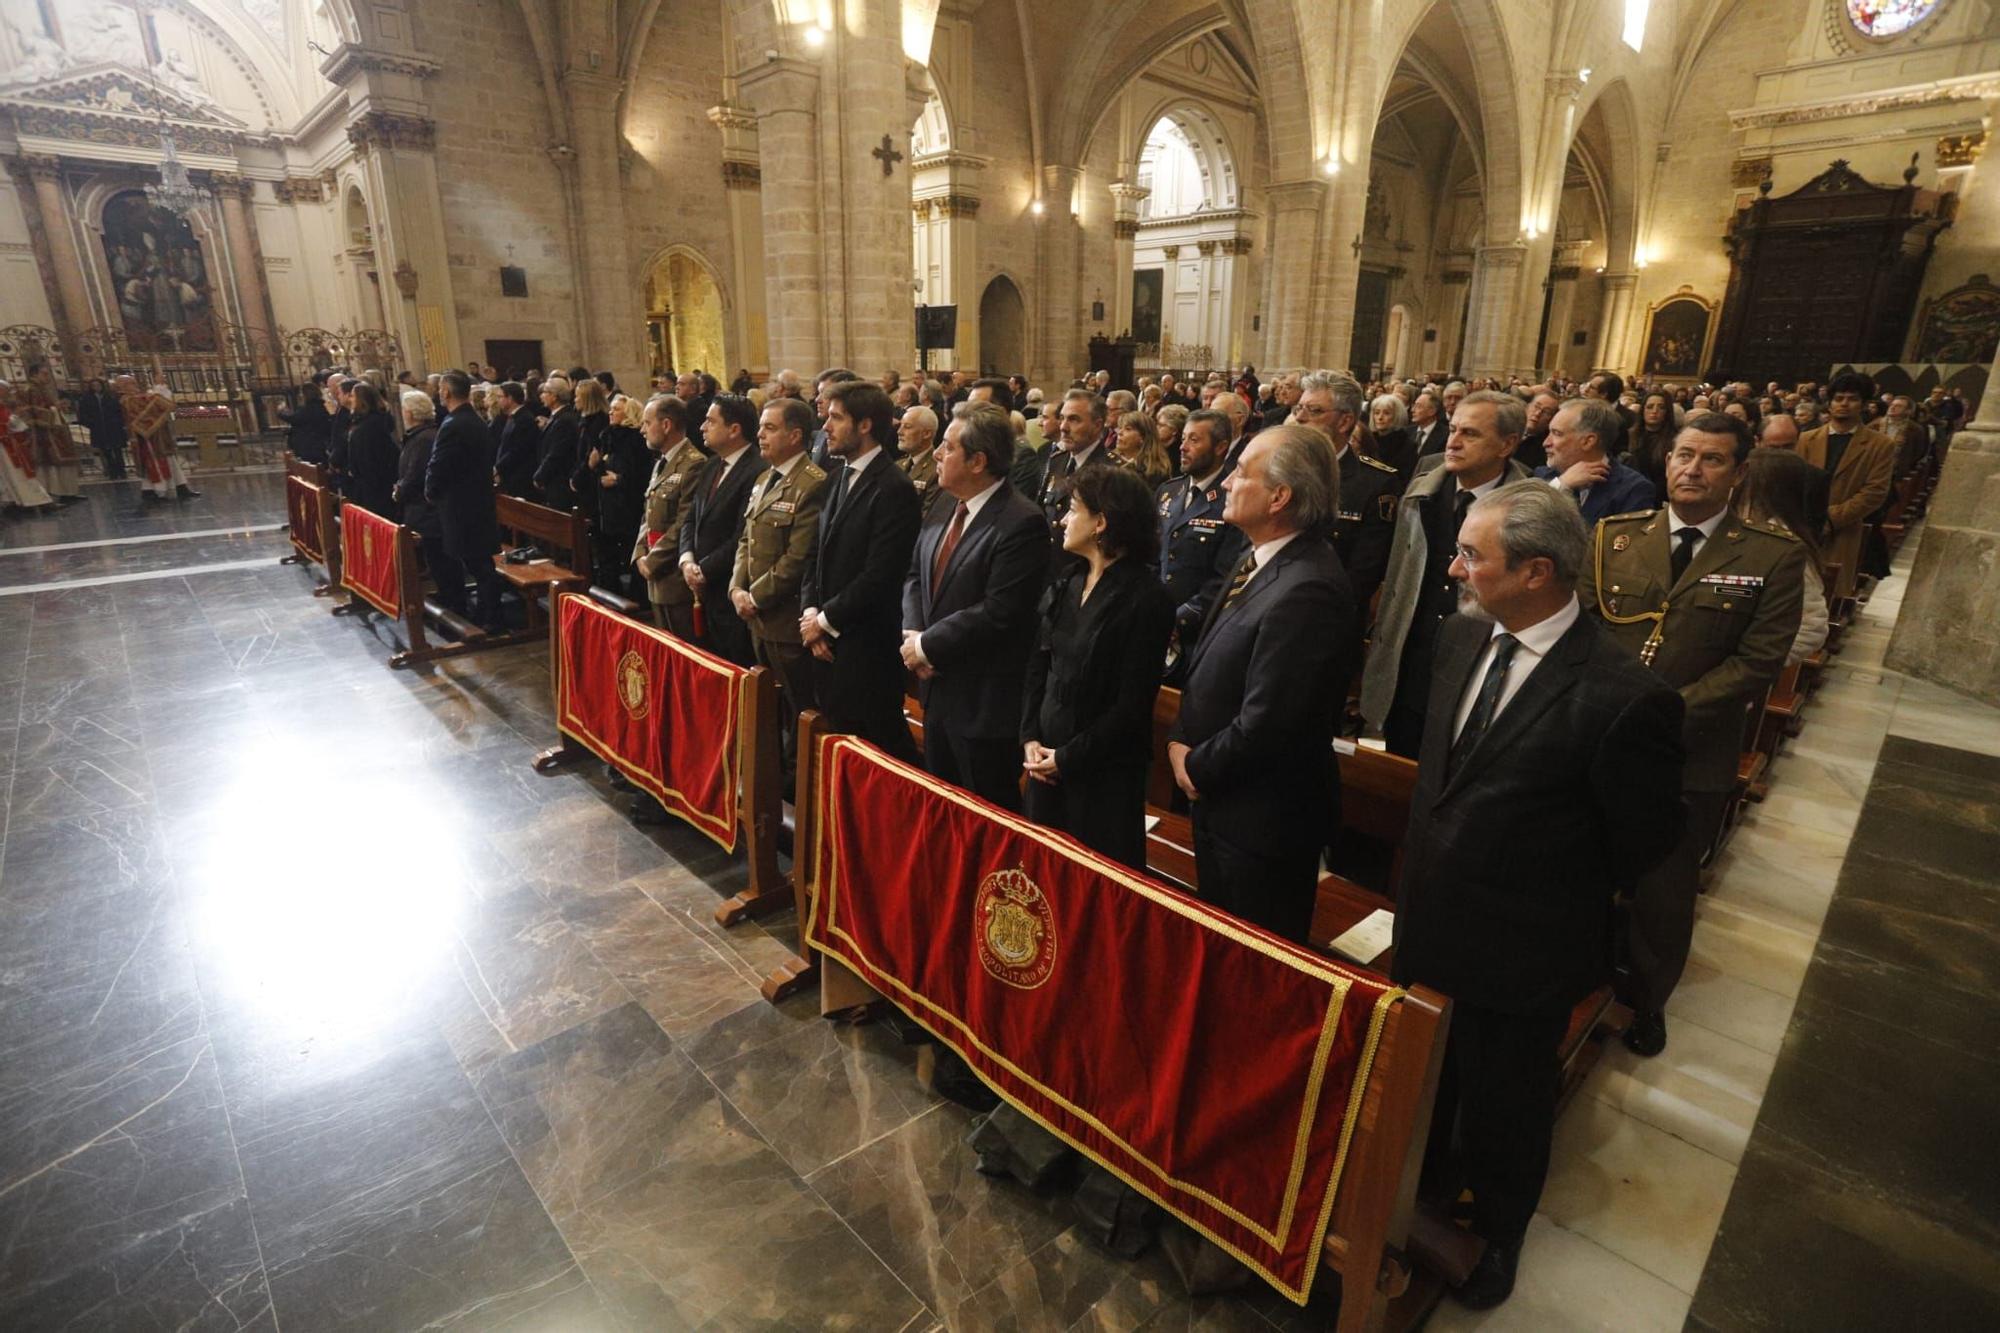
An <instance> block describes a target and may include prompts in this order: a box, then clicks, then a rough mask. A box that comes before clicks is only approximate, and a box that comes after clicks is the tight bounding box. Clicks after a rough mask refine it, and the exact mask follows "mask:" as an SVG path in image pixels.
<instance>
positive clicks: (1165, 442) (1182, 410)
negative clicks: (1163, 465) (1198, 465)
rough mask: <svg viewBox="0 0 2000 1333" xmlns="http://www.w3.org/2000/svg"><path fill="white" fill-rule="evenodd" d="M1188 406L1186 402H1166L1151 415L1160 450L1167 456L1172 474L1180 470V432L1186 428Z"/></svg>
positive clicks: (1176, 474) (1177, 473) (1176, 473)
mask: <svg viewBox="0 0 2000 1333" xmlns="http://www.w3.org/2000/svg"><path fill="white" fill-rule="evenodd" d="M1187 419H1188V406H1187V404H1186V403H1168V404H1167V405H1166V406H1165V407H1162V408H1161V409H1160V410H1159V412H1158V413H1156V414H1155V415H1154V417H1153V425H1154V427H1155V431H1156V433H1157V434H1158V435H1159V437H1160V452H1161V453H1163V454H1165V455H1166V456H1167V466H1168V467H1169V468H1170V469H1172V475H1175V476H1178V475H1179V474H1180V470H1181V432H1182V431H1184V430H1186V429H1187Z"/></svg>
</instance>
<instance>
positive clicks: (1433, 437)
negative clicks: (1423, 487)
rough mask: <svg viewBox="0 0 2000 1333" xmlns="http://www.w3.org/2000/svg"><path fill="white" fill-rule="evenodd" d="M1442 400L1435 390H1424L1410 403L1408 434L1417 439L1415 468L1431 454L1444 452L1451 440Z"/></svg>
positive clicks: (1420, 466)
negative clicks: (1446, 444)
mask: <svg viewBox="0 0 2000 1333" xmlns="http://www.w3.org/2000/svg"><path fill="white" fill-rule="evenodd" d="M1442 403H1443V400H1442V399H1440V398H1439V397H1438V393H1437V390H1436V389H1425V390H1424V391H1423V392H1422V393H1419V394H1418V395H1417V396H1416V397H1415V398H1414V399H1412V400H1411V402H1410V433H1411V434H1413V435H1415V436H1416V438H1417V444H1416V450H1417V466H1418V468H1420V469H1421V468H1422V467H1423V463H1424V460H1425V459H1426V458H1429V457H1430V456H1431V455H1432V454H1441V453H1443V452H1444V446H1445V442H1446V441H1447V440H1449V439H1450V438H1451V422H1450V421H1448V420H1446V419H1445V415H1444V409H1443V407H1442Z"/></svg>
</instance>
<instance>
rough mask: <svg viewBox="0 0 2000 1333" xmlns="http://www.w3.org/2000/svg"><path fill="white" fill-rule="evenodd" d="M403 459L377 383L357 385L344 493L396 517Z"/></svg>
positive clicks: (352, 500) (377, 511)
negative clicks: (399, 467) (397, 487)
mask: <svg viewBox="0 0 2000 1333" xmlns="http://www.w3.org/2000/svg"><path fill="white" fill-rule="evenodd" d="M401 461H402V460H401V457H400V451H399V450H398V449H397V447H396V433H395V427H394V424H393V423H392V422H391V421H390V420H389V409H388V408H386V407H384V406H383V405H382V395H381V393H380V392H379V391H377V389H376V388H375V386H374V385H372V384H370V383H368V382H367V381H366V380H363V381H362V382H360V383H359V384H356V385H355V386H354V424H353V425H352V426H351V427H349V429H348V432H347V458H346V466H347V473H346V476H345V478H344V479H343V481H342V485H341V494H342V495H343V496H345V497H346V498H347V500H348V502H349V503H350V504H357V505H360V506H361V507H362V508H363V509H366V510H368V511H369V512H370V513H373V514H380V515H381V516H382V517H383V518H388V519H393V518H395V517H396V476H397V466H398V464H399V463H400V462H401Z"/></svg>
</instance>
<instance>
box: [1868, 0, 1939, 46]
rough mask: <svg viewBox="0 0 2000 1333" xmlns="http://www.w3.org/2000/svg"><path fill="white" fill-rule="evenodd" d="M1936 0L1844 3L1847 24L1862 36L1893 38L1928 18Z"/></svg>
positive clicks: (1877, 0)
mask: <svg viewBox="0 0 2000 1333" xmlns="http://www.w3.org/2000/svg"><path fill="white" fill-rule="evenodd" d="M1937 7H1938V0H1847V21H1848V22H1849V23H1852V24H1853V25H1854V27H1855V29H1856V30H1857V31H1858V32H1860V33H1861V34H1862V35H1863V36H1864V37H1894V36H1895V35H1896V34H1897V33H1901V32H1908V31H1909V30H1910V29H1911V28H1914V27H1916V26H1917V25H1918V24H1919V23H1922V22H1923V21H1924V20H1925V19H1927V18H1929V17H1930V16H1931V11H1932V10H1934V9H1936V8H1937Z"/></svg>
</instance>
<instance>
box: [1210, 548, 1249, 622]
mask: <svg viewBox="0 0 2000 1333" xmlns="http://www.w3.org/2000/svg"><path fill="white" fill-rule="evenodd" d="M1256 572H1257V553H1256V552H1255V551H1251V552H1250V553H1249V554H1247V555H1245V556H1244V557H1243V563H1242V564H1240V565H1238V566H1237V567H1236V572H1235V573H1234V574H1232V575H1230V576H1229V591H1228V592H1225V593H1224V594H1222V606H1221V607H1220V608H1219V609H1220V610H1221V611H1227V610H1228V609H1229V604H1230V603H1231V602H1233V601H1235V600H1236V599H1237V598H1238V597H1241V596H1242V595H1243V590H1244V589H1245V588H1247V587H1249V586H1250V576H1251V575H1252V574H1255V573H1256Z"/></svg>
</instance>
